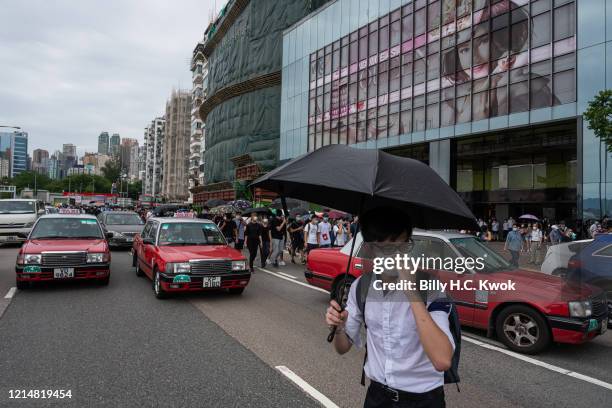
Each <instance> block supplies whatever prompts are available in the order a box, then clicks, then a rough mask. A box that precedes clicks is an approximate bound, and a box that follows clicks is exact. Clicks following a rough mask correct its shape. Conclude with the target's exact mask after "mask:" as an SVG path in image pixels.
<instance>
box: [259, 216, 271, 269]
mask: <svg viewBox="0 0 612 408" xmlns="http://www.w3.org/2000/svg"><path fill="white" fill-rule="evenodd" d="M271 240H272V232H271V229H270V225H269V224H268V219H267V218H264V219H263V221H262V225H261V267H262V268H265V267H266V261H267V259H268V256H269V255H270V241H271Z"/></svg>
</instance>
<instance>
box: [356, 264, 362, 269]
mask: <svg viewBox="0 0 612 408" xmlns="http://www.w3.org/2000/svg"><path fill="white" fill-rule="evenodd" d="M355 269H363V265H362V264H360V263H356V264H355Z"/></svg>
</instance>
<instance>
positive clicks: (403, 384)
mask: <svg viewBox="0 0 612 408" xmlns="http://www.w3.org/2000/svg"><path fill="white" fill-rule="evenodd" d="M359 279H361V278H358V279H357V280H356V281H355V282H353V284H352V285H351V289H350V292H349V298H348V304H347V306H346V310H347V311H348V320H347V322H346V334H347V336H348V337H349V339H350V340H351V342H352V343H353V344H354V345H356V346H357V347H362V346H363V341H362V339H361V337H360V330H361V326H362V325H363V315H362V313H361V312H360V310H359V307H358V306H357V300H356V288H357V282H358V281H359ZM373 282H374V280H372V283H373ZM429 304H431V302H430V301H429V300H428V305H429ZM365 314H366V323H367V345H368V358H367V362H366V364H365V374H366V376H367V377H368V378H369V379H371V380H374V381H377V382H379V383H381V384H385V385H387V386H389V387H391V388H395V389H398V390H403V391H408V392H415V393H423V392H427V391H431V390H433V389H435V388H438V387H439V386H441V385H444V372H441V371H437V370H436V369H435V368H434V366H433V364H432V363H431V361H430V360H429V358H428V357H427V354H425V351H424V350H423V346H422V345H421V342H420V339H419V335H418V332H417V327H416V322H415V319H414V315H413V313H412V310H411V305H410V302H409V301H408V299H407V298H406V295H405V294H404V293H403V292H401V291H390V292H388V293H387V294H386V295H384V294H383V293H382V291H378V290H375V289H373V288H372V287H370V290H369V291H368V297H367V301H366V305H365ZM430 315H431V317H432V319H433V321H434V322H435V323H436V324H437V325H438V327H440V329H441V330H442V331H443V332H444V333H445V334H446V335H447V336H448V339H449V341H450V342H451V345H452V346H453V349H454V347H455V342H454V341H453V336H452V334H451V332H450V328H449V322H448V312H445V311H444V310H436V311H432V312H430Z"/></svg>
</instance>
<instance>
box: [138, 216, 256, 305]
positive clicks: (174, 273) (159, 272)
mask: <svg viewBox="0 0 612 408" xmlns="http://www.w3.org/2000/svg"><path fill="white" fill-rule="evenodd" d="M132 253H133V266H135V267H136V274H137V275H138V276H143V275H146V276H148V277H149V278H150V279H151V280H152V281H153V292H154V293H155V296H156V297H157V298H164V297H166V296H167V295H168V294H170V293H174V292H191V291H205V290H211V289H228V290H229V292H230V293H232V294H237V295H239V294H241V293H242V292H243V291H244V289H245V288H246V286H247V285H248V283H249V280H250V278H251V273H250V272H249V270H248V266H247V264H246V260H245V258H244V256H243V255H242V253H241V252H240V251H238V250H236V249H234V248H231V247H230V246H229V245H228V244H227V241H226V240H225V237H224V236H223V234H222V233H221V231H219V228H217V226H216V225H215V223H213V222H212V221H209V220H201V219H190V218H182V217H181V218H179V217H177V218H151V219H149V220H148V221H147V224H146V225H145V227H144V229H143V231H142V234H140V235H136V237H135V238H134V245H133V248H132Z"/></svg>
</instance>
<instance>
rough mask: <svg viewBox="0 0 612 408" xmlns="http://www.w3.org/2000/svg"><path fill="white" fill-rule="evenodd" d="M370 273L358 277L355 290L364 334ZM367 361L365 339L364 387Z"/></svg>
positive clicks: (362, 369)
mask: <svg viewBox="0 0 612 408" xmlns="http://www.w3.org/2000/svg"><path fill="white" fill-rule="evenodd" d="M372 275H373V273H364V274H362V275H361V278H359V281H358V282H357V290H356V291H355V297H356V301H357V302H356V303H357V307H358V308H359V311H360V312H361V316H363V327H365V330H366V336H367V333H368V325H367V324H366V319H365V306H366V300H367V297H368V291H369V290H370V285H371V283H372ZM366 361H368V341H367V339H366V342H365V355H364V356H363V364H362V365H361V385H363V386H364V387H365V364H366Z"/></svg>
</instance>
